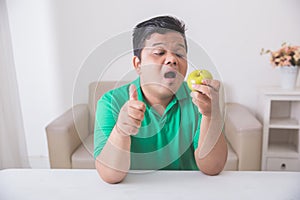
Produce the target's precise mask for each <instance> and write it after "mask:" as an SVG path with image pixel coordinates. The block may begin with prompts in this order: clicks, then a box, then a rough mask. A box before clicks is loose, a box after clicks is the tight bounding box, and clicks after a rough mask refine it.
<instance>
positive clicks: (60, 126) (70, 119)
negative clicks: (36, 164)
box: [46, 82, 262, 170]
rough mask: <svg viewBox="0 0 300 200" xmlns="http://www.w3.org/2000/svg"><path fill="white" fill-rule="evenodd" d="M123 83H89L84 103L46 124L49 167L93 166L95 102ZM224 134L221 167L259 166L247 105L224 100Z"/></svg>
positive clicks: (256, 129)
mask: <svg viewBox="0 0 300 200" xmlns="http://www.w3.org/2000/svg"><path fill="white" fill-rule="evenodd" d="M124 83H125V82H93V83H91V84H90V85H89V102H88V104H80V105H75V106H74V107H72V108H71V109H69V110H68V111H66V112H65V113H63V114H62V115H61V116H59V117H58V118H57V119H55V120H54V121H53V122H51V123H50V124H49V125H48V126H47V127H46V134H47V140H48V150H49V159H50V166H51V168H75V169H76V168H95V167H94V159H93V130H94V119H95V116H94V114H95V108H96V102H97V100H98V99H99V98H100V97H101V95H102V94H103V93H104V92H106V91H108V90H110V89H112V88H114V87H118V86H120V85H122V84H124ZM225 135H226V138H227V141H228V147H229V153H228V158H227V163H226V166H225V170H260V163H261V142H262V125H261V124H260V122H259V121H258V120H257V119H256V118H255V117H254V115H253V114H251V113H250V112H249V111H248V110H247V108H245V107H244V106H242V105H240V104H237V103H227V104H226V120H225Z"/></svg>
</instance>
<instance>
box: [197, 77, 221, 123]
mask: <svg viewBox="0 0 300 200" xmlns="http://www.w3.org/2000/svg"><path fill="white" fill-rule="evenodd" d="M193 89H195V90H196V91H194V92H191V96H192V101H193V103H194V104H195V105H196V106H197V107H198V110H199V112H200V113H201V114H202V115H204V116H205V117H207V118H211V117H213V116H215V114H217V115H219V114H220V109H219V89H220V82H219V81H217V80H209V79H206V80H203V81H202V84H201V85H197V84H195V85H193Z"/></svg>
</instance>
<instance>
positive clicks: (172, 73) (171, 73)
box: [164, 71, 176, 78]
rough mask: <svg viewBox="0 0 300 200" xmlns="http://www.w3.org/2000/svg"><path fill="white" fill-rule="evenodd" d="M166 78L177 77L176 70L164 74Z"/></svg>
mask: <svg viewBox="0 0 300 200" xmlns="http://www.w3.org/2000/svg"><path fill="white" fill-rule="evenodd" d="M164 77H165V78H176V72H172V71H171V72H167V73H165V75H164Z"/></svg>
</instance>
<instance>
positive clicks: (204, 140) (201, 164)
mask: <svg viewBox="0 0 300 200" xmlns="http://www.w3.org/2000/svg"><path fill="white" fill-rule="evenodd" d="M221 125H222V121H220V120H218V119H216V120H214V119H209V118H207V117H205V116H203V118H202V122H201V128H200V133H201V134H200V137H199V140H198V148H197V149H196V150H195V160H196V163H197V166H198V168H199V169H200V170H201V171H202V172H203V173H205V174H208V175H217V174H219V173H220V172H221V171H222V170H223V168H224V166H225V164H226V160H227V142H226V139H225V137H224V134H222V128H221Z"/></svg>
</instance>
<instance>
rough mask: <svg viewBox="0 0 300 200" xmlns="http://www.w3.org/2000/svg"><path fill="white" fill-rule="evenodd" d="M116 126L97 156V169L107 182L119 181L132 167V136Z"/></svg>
mask: <svg viewBox="0 0 300 200" xmlns="http://www.w3.org/2000/svg"><path fill="white" fill-rule="evenodd" d="M121 134H122V133H120V132H119V131H118V128H117V126H115V127H114V128H113V130H112V132H111V134H110V136H109V138H108V140H107V142H106V144H105V146H104V147H103V149H102V151H101V153H100V154H99V156H98V157H97V158H96V161H95V165H96V169H97V171H98V173H99V175H100V176H101V178H102V179H103V180H104V181H105V182H107V183H119V182H121V181H122V180H123V179H124V178H125V177H126V175H127V172H128V170H129V168H130V144H131V138H130V136H125V135H121Z"/></svg>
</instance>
